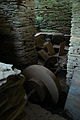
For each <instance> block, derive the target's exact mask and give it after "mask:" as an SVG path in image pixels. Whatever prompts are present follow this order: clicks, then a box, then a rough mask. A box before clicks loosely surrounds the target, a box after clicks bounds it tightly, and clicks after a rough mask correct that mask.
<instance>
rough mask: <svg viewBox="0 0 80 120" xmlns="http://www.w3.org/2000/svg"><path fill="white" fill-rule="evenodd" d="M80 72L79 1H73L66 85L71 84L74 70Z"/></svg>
mask: <svg viewBox="0 0 80 120" xmlns="http://www.w3.org/2000/svg"><path fill="white" fill-rule="evenodd" d="M75 68H76V70H80V1H77V0H75V1H74V3H73V9H72V28H71V39H70V48H69V52H68V64H67V83H68V85H70V84H71V79H72V77H73V73H74V69H75Z"/></svg>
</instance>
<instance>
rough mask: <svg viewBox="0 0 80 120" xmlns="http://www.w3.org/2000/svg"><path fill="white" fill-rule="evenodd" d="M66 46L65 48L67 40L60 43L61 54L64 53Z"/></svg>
mask: <svg viewBox="0 0 80 120" xmlns="http://www.w3.org/2000/svg"><path fill="white" fill-rule="evenodd" d="M64 48H65V41H64V42H62V43H60V49H59V56H62V55H64V53H65V51H64Z"/></svg>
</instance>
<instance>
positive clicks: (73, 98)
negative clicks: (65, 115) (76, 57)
mask: <svg viewBox="0 0 80 120" xmlns="http://www.w3.org/2000/svg"><path fill="white" fill-rule="evenodd" d="M65 109H66V110H68V112H69V113H70V114H71V116H72V117H73V120H80V71H78V70H75V72H74V75H73V79H72V84H71V87H70V90H69V93H68V97H67V101H66V104H65Z"/></svg>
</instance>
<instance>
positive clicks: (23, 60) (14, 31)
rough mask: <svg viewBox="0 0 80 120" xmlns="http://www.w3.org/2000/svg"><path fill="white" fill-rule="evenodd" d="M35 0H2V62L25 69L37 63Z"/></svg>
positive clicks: (0, 56) (0, 34) (0, 8)
mask: <svg viewBox="0 0 80 120" xmlns="http://www.w3.org/2000/svg"><path fill="white" fill-rule="evenodd" d="M34 18H35V16H34V0H0V61H3V62H6V63H12V64H14V65H15V66H16V67H17V66H19V68H22V67H23V68H24V67H26V66H27V65H30V64H35V63H37V53H36V49H35V42H34V34H35V28H34V22H35V21H34Z"/></svg>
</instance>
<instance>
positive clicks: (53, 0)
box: [36, 0, 72, 34]
mask: <svg viewBox="0 0 80 120" xmlns="http://www.w3.org/2000/svg"><path fill="white" fill-rule="evenodd" d="M36 1H37V2H36V19H37V25H38V26H39V27H40V28H41V29H49V30H53V31H56V32H62V33H64V34H70V27H71V14H72V13H71V2H70V0H40V1H39V0H36Z"/></svg>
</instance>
